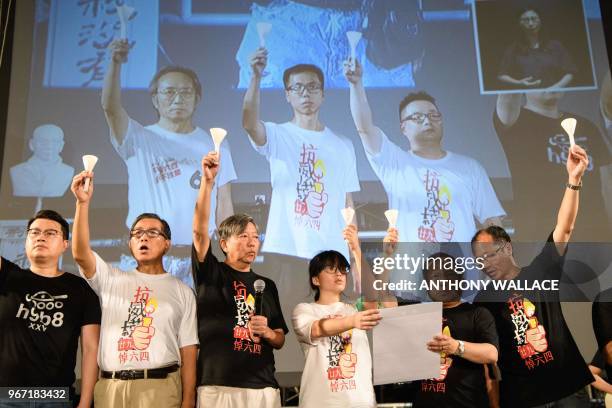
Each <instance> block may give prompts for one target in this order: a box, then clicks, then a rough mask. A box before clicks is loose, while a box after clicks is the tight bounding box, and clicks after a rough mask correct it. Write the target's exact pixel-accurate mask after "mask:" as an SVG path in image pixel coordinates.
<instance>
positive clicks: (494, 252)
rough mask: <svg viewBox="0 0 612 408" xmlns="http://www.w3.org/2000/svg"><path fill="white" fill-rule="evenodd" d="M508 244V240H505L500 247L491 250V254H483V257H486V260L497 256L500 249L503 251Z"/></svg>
mask: <svg viewBox="0 0 612 408" xmlns="http://www.w3.org/2000/svg"><path fill="white" fill-rule="evenodd" d="M506 244H507V242H504V244H503V245H501V246H500V247H499V248H497V249H496V250H495V251H493V252H491V253H490V254H483V255H482V256H481V258H482V259H484V260H485V261H486V260H488V259H493V258H495V257H496V256H497V255H498V254H499V251H501V250H502V249H504V248H505V247H506Z"/></svg>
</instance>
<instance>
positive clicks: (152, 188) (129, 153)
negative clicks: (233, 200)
mask: <svg viewBox="0 0 612 408" xmlns="http://www.w3.org/2000/svg"><path fill="white" fill-rule="evenodd" d="M111 142H112V143H113V146H114V147H115V150H117V153H119V156H121V158H122V159H123V160H124V161H125V163H126V165H127V170H128V202H129V211H128V216H127V219H126V225H127V226H128V228H129V227H130V226H131V225H132V222H133V221H134V219H135V218H136V217H137V216H138V215H140V214H142V213H144V212H153V213H156V214H157V215H159V216H160V217H162V218H163V219H165V220H166V221H168V224H170V229H171V231H172V242H173V243H174V244H177V245H191V242H192V231H193V227H192V220H193V210H194V208H195V202H196V199H197V196H198V189H199V188H200V179H201V175H202V174H201V161H202V157H203V156H205V155H206V154H207V153H208V152H210V151H211V150H214V144H213V141H212V138H211V137H210V135H209V134H208V133H206V132H205V131H204V130H202V129H201V128H199V127H197V128H196V129H195V130H194V131H193V132H191V133H187V134H181V133H175V132H169V131H167V130H165V129H163V128H161V127H160V126H158V125H150V126H146V127H143V126H142V125H141V124H140V123H138V122H136V121H135V120H133V119H130V121H129V124H128V130H127V133H126V136H125V139H124V141H123V143H122V144H119V143H117V140H116V139H115V137H114V136H113V135H112V133H111ZM235 179H236V172H235V170H234V164H233V162H232V155H231V152H230V149H229V145H228V143H227V140H224V141H223V143H222V144H221V168H220V169H219V174H218V175H217V182H216V183H215V185H214V187H213V191H212V199H211V211H210V220H209V233H210V234H212V233H213V232H214V230H215V229H216V223H215V213H216V209H217V189H218V186H223V185H224V184H226V183H229V182H230V181H232V180H235Z"/></svg>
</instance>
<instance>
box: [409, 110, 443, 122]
mask: <svg viewBox="0 0 612 408" xmlns="http://www.w3.org/2000/svg"><path fill="white" fill-rule="evenodd" d="M425 118H427V119H429V120H430V121H431V122H439V121H441V120H442V114H441V113H440V112H431V113H421V112H416V113H413V114H412V115H410V116H406V117H405V118H404V119H402V120H400V123H404V122H406V121H407V120H410V121H412V122H414V123H416V124H417V125H422V124H423V122H425Z"/></svg>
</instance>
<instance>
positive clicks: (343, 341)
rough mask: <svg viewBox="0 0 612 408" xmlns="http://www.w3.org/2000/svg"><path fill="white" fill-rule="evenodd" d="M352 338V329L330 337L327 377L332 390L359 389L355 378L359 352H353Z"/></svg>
mask: <svg viewBox="0 0 612 408" xmlns="http://www.w3.org/2000/svg"><path fill="white" fill-rule="evenodd" d="M352 338H353V330H352V329H351V330H348V331H345V332H343V333H341V334H338V335H336V336H332V337H330V343H329V350H328V352H327V361H328V367H327V379H328V380H329V386H330V389H331V391H332V392H339V391H348V390H354V389H357V384H356V383H355V379H354V377H355V369H356V367H357V354H355V353H353V344H352Z"/></svg>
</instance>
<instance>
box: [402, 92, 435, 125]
mask: <svg viewBox="0 0 612 408" xmlns="http://www.w3.org/2000/svg"><path fill="white" fill-rule="evenodd" d="M414 101H427V102H431V103H432V104H433V105H434V106H435V107H436V109H438V104H437V103H436V98H434V97H433V96H431V95H430V94H428V93H427V92H425V91H419V92H411V93H409V94H408V95H406V96H405V97H404V99H402V101H401V102H400V104H399V117H400V120H402V111H403V110H404V108H405V107H406V106H408V105H409V104H410V103H412V102H414Z"/></svg>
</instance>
